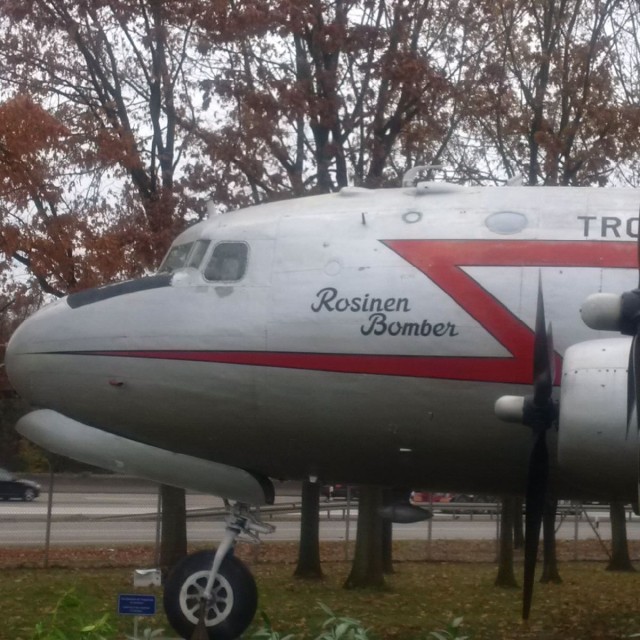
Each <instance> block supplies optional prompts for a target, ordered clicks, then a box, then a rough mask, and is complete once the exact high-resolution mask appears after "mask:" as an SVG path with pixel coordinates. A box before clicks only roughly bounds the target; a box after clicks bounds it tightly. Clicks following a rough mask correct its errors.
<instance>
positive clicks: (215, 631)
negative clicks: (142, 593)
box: [164, 504, 275, 640]
mask: <svg viewBox="0 0 640 640" xmlns="http://www.w3.org/2000/svg"><path fill="white" fill-rule="evenodd" d="M230 509H231V511H230V513H229V515H228V516H227V527H226V531H225V535H224V538H223V539H222V542H221V543H220V546H219V547H218V549H217V550H216V551H215V552H214V551H198V552H197V553H194V554H191V555H189V556H187V557H186V558H185V559H184V560H182V561H181V562H180V563H178V564H177V565H176V567H175V568H174V569H173V571H172V572H171V575H170V576H169V578H168V580H167V582H166V584H165V587H164V608H165V612H166V614H167V619H168V620H169V622H170V624H171V626H172V627H173V628H174V629H175V630H176V631H177V632H178V633H179V634H180V635H181V636H182V637H184V638H190V637H191V635H192V633H193V631H194V629H195V627H196V625H197V624H198V621H199V618H200V617H201V616H202V617H203V618H204V626H205V628H206V631H207V634H208V636H209V639H210V640H234V639H235V638H238V637H239V636H240V635H241V634H242V632H243V631H244V630H245V629H246V628H247V627H248V626H249V624H250V623H251V621H252V620H253V616H254V615H255V612H256V608H257V606H258V590H257V588H256V583H255V581H254V579H253V576H252V575H251V573H250V572H249V570H248V569H247V567H246V566H245V565H244V564H243V563H242V562H240V560H238V559H237V558H236V557H235V556H234V555H233V547H234V546H235V543H236V541H237V539H238V537H239V536H240V535H245V536H246V537H248V539H249V540H250V541H251V542H260V538H259V535H260V534H261V533H271V532H273V530H274V529H275V527H273V526H272V525H270V524H266V523H264V522H261V521H260V520H258V518H257V517H256V515H255V514H253V513H251V512H250V511H249V507H248V506H247V505H245V504H235V505H233V506H232V507H231V508H230ZM200 624H202V622H201V623H200Z"/></svg>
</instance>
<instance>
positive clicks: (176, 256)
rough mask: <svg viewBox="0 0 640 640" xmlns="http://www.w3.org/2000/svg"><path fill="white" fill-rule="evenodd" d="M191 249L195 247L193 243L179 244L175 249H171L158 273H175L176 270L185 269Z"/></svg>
mask: <svg viewBox="0 0 640 640" xmlns="http://www.w3.org/2000/svg"><path fill="white" fill-rule="evenodd" d="M191 247H193V242H187V243H185V244H178V245H176V246H175V247H171V249H170V250H169V253H168V254H167V257H166V258H165V259H164V260H163V261H162V264H161V265H160V268H159V269H158V273H173V272H174V271H175V270H176V269H180V268H181V267H184V265H185V262H186V261H187V256H188V255H189V251H191Z"/></svg>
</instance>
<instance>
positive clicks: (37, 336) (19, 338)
mask: <svg viewBox="0 0 640 640" xmlns="http://www.w3.org/2000/svg"><path fill="white" fill-rule="evenodd" d="M61 305H64V306H66V304H65V303H63V302H62V301H57V302H54V303H52V304H49V305H47V306H46V307H44V308H42V309H41V310H40V311H37V312H36V313H34V314H33V315H32V316H30V317H29V318H27V319H26V320H25V321H24V322H23V323H22V324H21V325H20V326H19V327H18V328H17V329H16V331H14V333H13V335H12V336H11V339H10V340H9V344H8V345H7V351H6V354H5V359H4V363H5V367H6V371H7V376H8V378H9V382H10V383H11V386H12V387H13V388H14V389H15V390H16V391H17V392H18V394H19V395H20V396H21V397H23V398H25V399H26V400H29V401H33V400H34V398H33V397H32V395H33V394H32V387H33V385H32V382H33V373H34V367H35V366H36V365H37V359H38V356H39V355H40V354H41V353H42V352H43V342H44V341H45V340H46V337H47V334H48V332H47V327H48V326H49V327H50V326H51V324H50V323H51V319H52V315H53V314H54V313H55V312H56V309H60V307H61Z"/></svg>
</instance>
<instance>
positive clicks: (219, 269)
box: [204, 242, 249, 282]
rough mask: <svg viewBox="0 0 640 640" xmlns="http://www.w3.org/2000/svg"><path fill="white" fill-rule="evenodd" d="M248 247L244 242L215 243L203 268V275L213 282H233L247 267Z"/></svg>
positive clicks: (239, 277) (240, 276) (238, 278)
mask: <svg viewBox="0 0 640 640" xmlns="http://www.w3.org/2000/svg"><path fill="white" fill-rule="evenodd" d="M248 253H249V247H248V246H247V245H246V244H245V243H244V242H221V243H220V244H218V245H216V247H215V248H214V250H213V253H212V254H211V258H210V259H209V263H208V264H207V267H206V268H205V270H204V277H205V278H206V279H207V280H212V281H213V282H234V281H236V280H240V279H241V278H242V276H244V272H245V271H246V269H247V255H248Z"/></svg>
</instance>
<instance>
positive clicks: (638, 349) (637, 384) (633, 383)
mask: <svg viewBox="0 0 640 640" xmlns="http://www.w3.org/2000/svg"><path fill="white" fill-rule="evenodd" d="M629 366H631V367H633V368H632V369H630V370H629V374H628V378H629V384H628V391H627V392H631V393H632V394H633V395H632V397H631V399H630V400H628V401H627V409H628V410H629V414H628V421H627V435H628V434H629V426H630V424H631V416H632V415H633V414H632V412H633V409H634V408H635V410H636V428H637V433H640V415H639V414H640V412H639V411H638V398H640V375H639V374H640V340H639V339H638V334H636V335H635V336H633V340H632V341H631V352H630V353H629Z"/></svg>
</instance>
